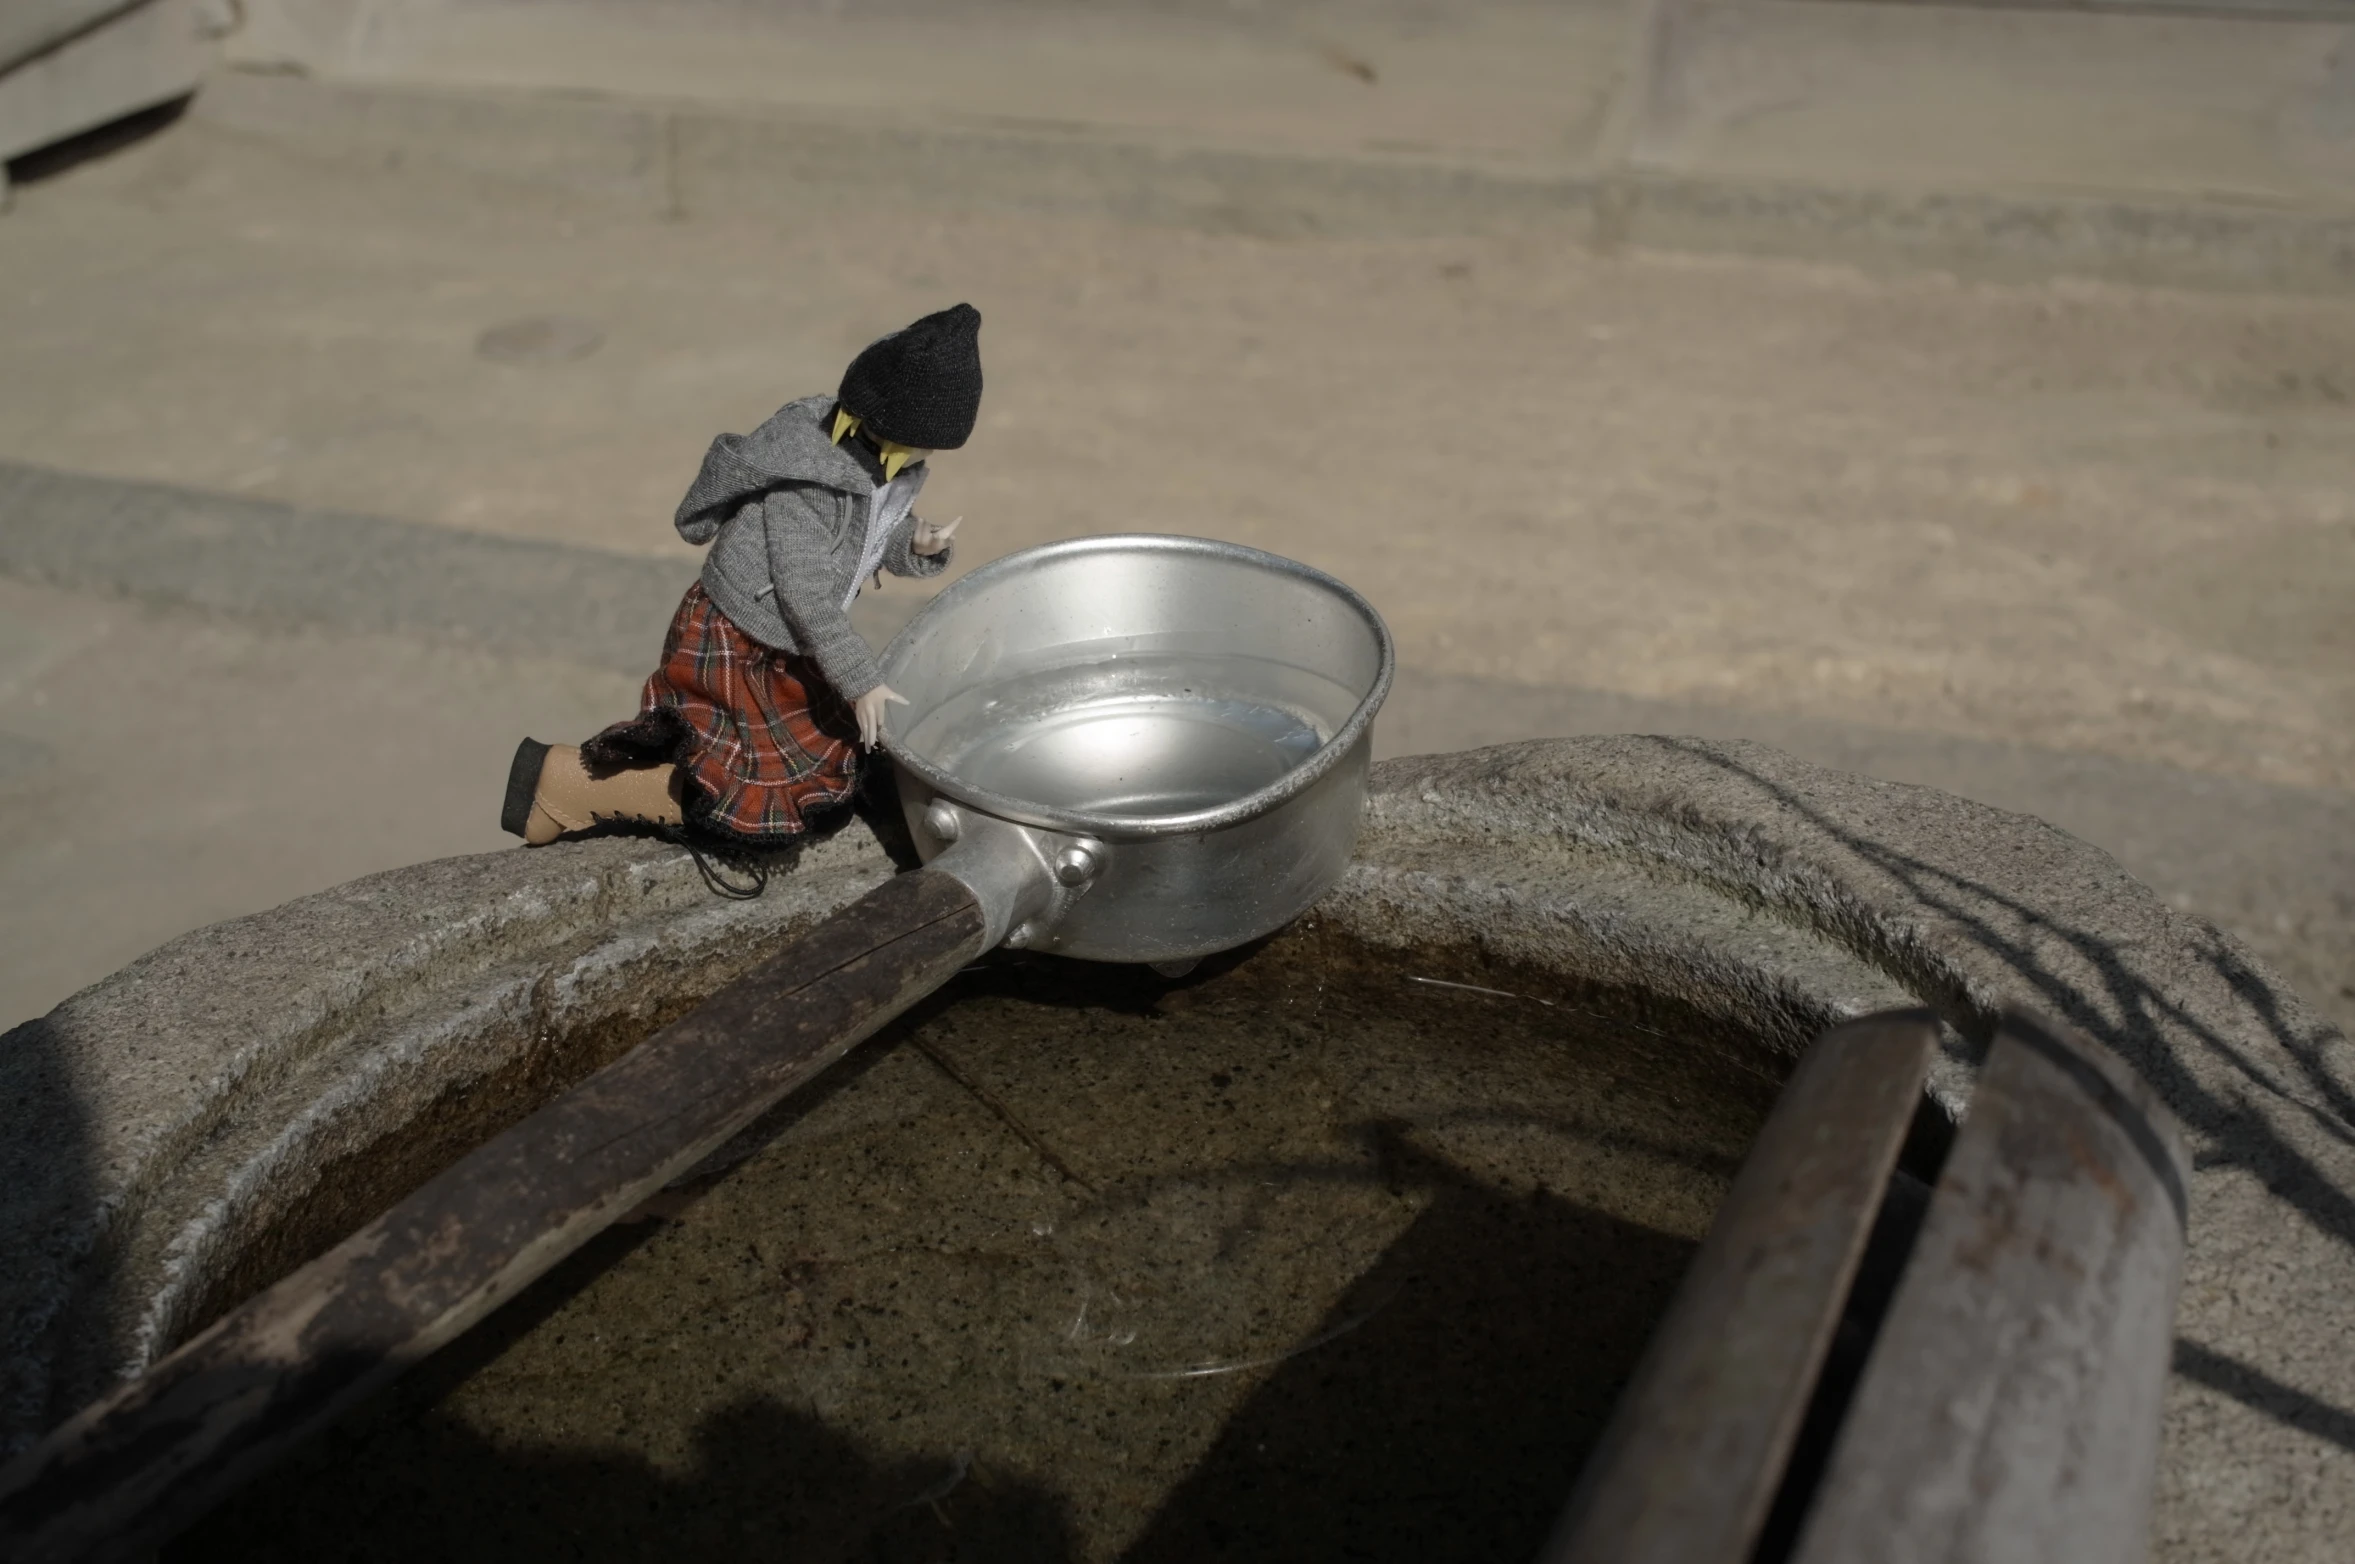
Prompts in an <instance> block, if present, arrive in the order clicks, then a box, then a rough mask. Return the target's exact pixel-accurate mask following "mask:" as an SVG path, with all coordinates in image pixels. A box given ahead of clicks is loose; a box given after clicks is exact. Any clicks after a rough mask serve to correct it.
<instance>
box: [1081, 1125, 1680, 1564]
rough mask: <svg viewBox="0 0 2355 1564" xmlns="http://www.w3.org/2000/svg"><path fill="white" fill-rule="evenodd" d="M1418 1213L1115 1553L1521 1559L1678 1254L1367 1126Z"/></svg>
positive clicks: (1160, 1560)
mask: <svg viewBox="0 0 2355 1564" xmlns="http://www.w3.org/2000/svg"><path fill="white" fill-rule="evenodd" d="M1372 1133H1373V1134H1374V1135H1375V1136H1376V1137H1377V1140H1378V1141H1379V1142H1380V1144H1381V1152H1382V1157H1381V1162H1382V1166H1383V1168H1384V1170H1385V1172H1386V1173H1387V1175H1388V1177H1389V1179H1390V1180H1391V1182H1392V1183H1393V1184H1394V1186H1396V1187H1401V1188H1403V1187H1407V1186H1410V1185H1419V1186H1422V1187H1424V1188H1426V1189H1430V1190H1434V1191H1436V1193H1437V1197H1438V1198H1437V1199H1436V1200H1435V1201H1434V1202H1433V1203H1432V1205H1431V1206H1430V1208H1429V1209H1428V1210H1426V1211H1425V1212H1424V1213H1423V1214H1422V1215H1421V1216H1420V1217H1419V1218H1418V1219H1417V1220H1416V1221H1415V1223H1414V1224H1413V1225H1412V1226H1411V1227H1409V1228H1408V1229H1407V1230H1406V1232H1404V1233H1403V1234H1401V1235H1400V1237H1399V1238H1398V1240H1397V1241H1396V1242H1395V1243H1393V1244H1392V1245H1391V1246H1390V1248H1389V1249H1388V1250H1387V1251H1386V1252H1385V1253H1384V1254H1383V1256H1382V1258H1381V1260H1380V1261H1379V1262H1378V1263H1377V1264H1376V1265H1375V1266H1374V1267H1373V1268H1372V1269H1371V1270H1370V1271H1369V1272H1368V1273H1367V1274H1366V1275H1365V1276H1364V1277H1362V1278H1361V1279H1360V1280H1359V1281H1358V1283H1357V1284H1356V1285H1355V1286H1354V1287H1352V1288H1351V1289H1350V1291H1349V1292H1348V1294H1347V1295H1345V1296H1344V1297H1343V1299H1342V1300H1341V1302H1340V1303H1339V1304H1338V1305H1337V1306H1336V1307H1335V1308H1334V1309H1333V1311H1332V1312H1331V1314H1330V1315H1328V1317H1327V1318H1326V1320H1325V1321H1324V1322H1323V1324H1322V1325H1321V1327H1320V1328H1319V1330H1318V1331H1316V1332H1315V1333H1312V1335H1311V1336H1310V1338H1309V1339H1310V1340H1311V1341H1316V1340H1318V1338H1319V1337H1330V1338H1331V1339H1329V1340H1326V1341H1324V1342H1323V1344H1322V1345H1319V1346H1316V1347H1314V1348H1312V1349H1310V1350H1308V1351H1306V1352H1302V1353H1300V1354H1299V1355H1298V1356H1296V1357H1294V1358H1292V1359H1290V1360H1289V1361H1287V1362H1286V1363H1285V1364H1283V1366H1282V1367H1280V1368H1279V1369H1277V1370H1276V1372H1275V1374H1274V1375H1273V1377H1272V1378H1270V1379H1269V1380H1268V1381H1267V1382H1266V1384H1264V1385H1263V1386H1261V1387H1260V1389H1259V1390H1258V1391H1257V1392H1256V1393H1255V1394H1254V1395H1252V1396H1251V1398H1250V1399H1249V1400H1248V1401H1246V1402H1245V1403H1244V1404H1243V1407H1242V1408H1241V1410H1240V1411H1239V1412H1238V1413H1237V1414H1236V1415H1235V1416H1234V1417H1233V1418H1231V1419H1230V1420H1229V1421H1228V1423H1227V1425H1226V1427H1225V1428H1224V1430H1223V1431H1222V1432H1221V1434H1220V1436H1219V1438H1218V1441H1217V1442H1216V1444H1214V1445H1213V1446H1212V1447H1211V1449H1210V1451H1209V1453H1208V1454H1207V1455H1206V1456H1205V1457H1204V1458H1203V1460H1202V1461H1201V1463H1200V1464H1199V1465H1198V1466H1197V1467H1196V1468H1195V1469H1194V1471H1193V1472H1192V1473H1191V1474H1190V1475H1188V1476H1187V1477H1186V1479H1185V1480H1184V1481H1183V1482H1182V1483H1181V1484H1180V1485H1179V1486H1178V1488H1177V1490H1176V1491H1175V1492H1174V1493H1173V1494H1172V1495H1171V1496H1170V1498H1169V1500H1168V1501H1167V1502H1166V1503H1165V1504H1164V1505H1163V1506H1162V1508H1161V1510H1160V1512H1159V1513H1158V1514H1157V1515H1155V1516H1154V1518H1153V1521H1152V1524H1151V1526H1150V1527H1149V1528H1148V1529H1147V1531H1146V1532H1145V1534H1144V1536H1143V1537H1142V1538H1141V1539H1140V1540H1139V1541H1138V1542H1137V1543H1136V1545H1135V1546H1134V1547H1132V1548H1130V1549H1129V1550H1128V1552H1127V1553H1126V1554H1125V1555H1124V1556H1123V1557H1124V1561H1125V1564H1192V1561H1197V1560H1203V1559H1264V1560H1268V1561H1271V1564H1273V1561H1277V1560H1283V1561H1290V1564H1313V1561H1317V1560H1344V1559H1347V1560H1398V1561H1400V1564H1405V1561H1409V1560H1413V1561H1416V1564H1442V1561H1447V1560H1457V1559H1461V1560H1467V1561H1468V1560H1475V1559H1478V1560H1489V1559H1511V1558H1528V1557H1531V1556H1533V1555H1534V1554H1535V1553H1536V1551H1537V1549H1538V1547H1539V1545H1540V1544H1541V1543H1542V1542H1543V1541H1544V1540H1545V1536H1546V1533H1547V1532H1548V1530H1549V1529H1550V1528H1551V1527H1552V1525H1553V1523H1554V1519H1555V1517H1556V1516H1557V1515H1558V1514H1559V1513H1560V1511H1561V1507H1562V1504H1563V1502H1564V1501H1565V1500H1566V1499H1567V1498H1568V1496H1569V1493H1570V1488H1571V1485H1572V1483H1573V1482H1574V1480H1575V1479H1576V1477H1577V1474H1578V1468H1579V1466H1580V1465H1581V1463H1583V1462H1584V1460H1585V1459H1586V1456H1587V1453H1588V1451H1589V1450H1591V1449H1592V1448H1593V1446H1594V1443H1595V1441H1596V1439H1597V1438H1599V1437H1600V1436H1601V1433H1602V1430H1603V1424H1604V1420H1605V1419H1606V1418H1607V1417H1608V1416H1609V1414H1610V1410H1611V1405H1612V1403H1613V1402H1614V1401H1615V1400H1616V1399H1617V1397H1618V1394H1619V1392H1620V1390H1621V1388H1622V1387H1623V1386H1624V1384H1625V1383H1626V1380H1627V1377H1628V1375H1629V1374H1630V1373H1632V1372H1633V1369H1634V1365H1635V1361H1636V1359H1637V1357H1638V1356H1639V1355H1640V1354H1641V1352H1642V1350H1643V1345H1644V1342H1645V1341H1646V1340H1647V1339H1648V1338H1649V1336H1650V1335H1651V1331H1652V1327H1653V1325H1654V1324H1655V1323H1657V1321H1658V1320H1659V1318H1660V1316H1661V1315H1662V1314H1663V1313H1664V1312H1665V1311H1666V1309H1667V1306H1668V1301H1669V1298H1670V1296H1671V1295H1672V1294H1673V1293H1674V1292H1675V1290H1676V1284H1677V1282H1678V1281H1679V1280H1680V1279H1681V1278H1682V1276H1683V1275H1684V1271H1685V1267H1686V1265H1687V1264H1688V1263H1689V1262H1690V1260H1691V1258H1692V1254H1693V1250H1694V1245H1693V1244H1692V1243H1691V1242H1690V1241H1688V1240H1685V1239H1681V1238H1676V1237H1672V1236H1670V1235H1668V1234H1665V1233H1659V1232H1655V1231H1652V1230H1651V1229H1648V1228H1644V1227H1640V1226H1637V1225H1634V1224H1631V1223H1628V1222H1624V1221H1620V1220H1618V1219H1616V1218H1613V1217H1610V1216H1607V1215H1604V1214H1603V1213H1601V1212H1597V1211H1593V1210H1590V1209H1588V1208H1586V1207H1583V1206H1579V1205H1575V1204H1572V1203H1571V1202H1569V1201H1566V1200H1563V1199H1560V1198H1558V1197H1556V1196H1554V1195H1551V1194H1548V1193H1546V1192H1545V1191H1543V1190H1542V1189H1541V1190H1538V1191H1536V1192H1535V1193H1533V1194H1531V1193H1522V1194H1512V1193H1507V1192H1504V1191H1500V1190H1497V1189H1495V1188H1492V1187H1490V1186H1489V1185H1487V1184H1485V1183H1483V1182H1480V1181H1478V1180H1475V1179H1472V1178H1468V1177H1466V1176H1465V1175H1464V1174H1463V1173H1462V1172H1461V1171H1460V1170H1458V1169H1457V1168H1455V1167H1453V1166H1451V1165H1450V1164H1448V1163H1447V1162H1445V1161H1443V1160H1440V1159H1438V1158H1435V1157H1432V1156H1429V1155H1428V1154H1426V1153H1423V1152H1421V1151H1418V1150H1417V1149H1416V1148H1414V1147H1413V1146H1412V1145H1410V1144H1408V1143H1406V1142H1405V1141H1403V1140H1402V1139H1401V1138H1400V1137H1399V1136H1398V1135H1397V1134H1396V1133H1395V1132H1394V1131H1393V1130H1392V1129H1391V1128H1389V1127H1387V1126H1374V1127H1373V1130H1372Z"/></svg>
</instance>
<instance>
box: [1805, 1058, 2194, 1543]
mask: <svg viewBox="0 0 2355 1564" xmlns="http://www.w3.org/2000/svg"><path fill="white" fill-rule="evenodd" d="M2189 1175H2190V1164H2189V1163H2188V1161H2187V1160H2186V1158H2185V1156H2184V1149H2183V1140H2182V1136H2181V1133H2180V1131H2179V1130H2178V1129H2177V1128H2176V1126H2175V1123H2174V1120H2173V1119H2172V1117H2171V1116H2170V1115H2169V1114H2168V1113H2167V1111H2166V1109H2165V1108H2164V1107H2162V1106H2161V1105H2160V1104H2159V1102H2158V1100H2157V1098H2156V1097H2155V1096H2154V1094H2153V1093H2152V1092H2151V1090H2150V1088H2149V1087H2148V1086H2147V1085H2145V1084H2144V1083H2143V1082H2142V1081H2141V1080H2140V1079H2139V1078H2138V1077H2137V1076H2136V1075H2135V1074H2134V1073H2133V1071H2131V1070H2129V1069H2128V1068H2127V1067H2126V1066H2125V1065H2124V1064H2123V1063H2122V1062H2120V1061H2119V1060H2118V1059H2117V1058H2116V1057H2115V1056H2114V1055H2112V1054H2111V1053H2110V1052H2109V1051H2108V1050H2107V1049H2104V1048H2102V1047H2101V1046H2100V1045H2099V1044H2097V1043H2095V1042H2093V1041H2092V1040H2091V1039H2089V1038H2086V1037H2084V1036H2082V1035H2079V1034H2077V1033H2075V1032H2072V1031H2069V1030H2068V1029H2066V1028H2063V1027H2060V1026H2056V1025H2053V1024H2051V1023H2049V1022H2046V1021H2042V1020H2039V1019H2038V1018H2036V1017H2034V1016H2031V1015H2028V1014H2026V1013H2024V1012H2019V1011H2013V1012H2009V1013H2007V1014H2006V1015H2005V1017H2004V1021H2003V1025H2002V1027H2001V1029H2000V1030H1999V1031H1998V1033H1997V1035H1996V1039H1995V1043H1994V1046H1993V1048H1992V1049H1991V1051H1990V1052H1989V1054H1988V1057H1987V1064H1986V1068H1985V1070H1984V1071H1983V1072H1982V1074H1981V1076H1980V1081H1979V1087H1978V1090H1977V1092H1976V1093H1975V1094H1974V1095H1973V1097H1972V1099H1971V1114H1970V1119H1969V1121H1968V1122H1967V1123H1966V1124H1965V1125H1964V1127H1963V1131H1962V1133H1961V1135H1960V1136H1958V1137H1957V1139H1956V1141H1955V1145H1954V1149H1953V1151H1952V1152H1951V1153H1949V1155H1948V1157H1947V1161H1946V1166H1945V1169H1944V1171H1943V1172H1942V1173H1941V1175H1940V1177H1939V1180H1938V1188H1937V1191H1936V1193H1935V1194H1934V1195H1933V1197H1932V1199H1931V1202H1930V1209H1929V1214H1928V1216H1927V1217H1926V1218H1925V1219H1924V1222H1923V1225H1922V1230H1921V1233H1920V1235H1919V1237H1918V1238H1917V1239H1916V1240H1915V1244H1914V1249H1913V1254H1912V1257H1911V1259H1910V1262H1909V1263H1908V1265H1907V1267H1906V1270H1905V1274H1904V1278H1903V1280H1902V1281H1901V1282H1900V1283H1899V1284H1898V1289H1897V1293H1896V1296H1895V1297H1894V1298H1893V1299H1892V1300H1891V1302H1890V1306H1889V1312H1888V1315H1887V1317H1886V1318H1885V1319H1884V1320H1883V1321H1882V1323H1881V1327H1880V1331H1879V1334H1878V1336H1877V1337H1876V1338H1875V1341H1874V1344H1873V1349H1872V1357H1871V1359H1870V1361H1869V1363H1868V1364H1867V1366H1866V1369H1865V1373H1864V1378H1863V1380H1862V1381H1861V1382H1860V1383H1859V1384H1858V1386H1857V1389H1856V1392H1855V1395H1854V1397H1853V1399H1852V1400H1851V1401H1850V1403H1849V1406H1848V1411H1847V1416H1846V1418H1845V1420H1844V1421H1843V1422H1842V1424H1841V1427H1840V1433H1839V1435H1838V1438H1837V1440H1836V1442H1835V1444H1834V1445H1833V1448H1832V1455H1831V1461H1830V1465H1829V1466H1828V1468H1827V1470H1826V1472H1825V1475H1824V1479H1823V1481H1822V1483H1821V1484H1820V1485H1819V1487H1818V1489H1817V1492H1816V1496H1815V1498H1814V1501H1813V1503H1812V1506H1811V1508H1810V1511H1809V1514H1808V1517H1807V1520H1806V1523H1805V1526H1804V1529H1803V1530H1802V1531H1801V1533H1800V1536H1799V1543H1798V1547H1797V1549H1796V1551H1795V1552H1794V1554H1793V1555H1792V1557H1793V1558H1794V1560H1796V1561H1797V1564H1865V1561H1867V1560H1870V1561H1873V1564H1914V1561H1921V1564H1928V1561H1930V1560H1937V1561H1940V1564H2128V1561H2131V1560H2137V1559H2141V1558H2143V1557H2144V1556H2145V1555H2146V1553H2147V1551H2148V1548H2149V1531H2150V1511H2151V1500H2152V1493H2153V1487H2154V1484H2155V1483H2156V1481H2157V1475H2158V1456H2159V1410H2160V1398H2161V1396H2162V1394H2163V1393H2164V1390H2165V1387H2166V1381H2167V1371H2168V1363H2169V1344H2170V1337H2171V1336H2172V1333H2173V1329H2174V1319H2175V1298H2176V1293H2177V1291H2178V1290H2179V1288H2180V1286H2181V1284H2182V1274H2183V1243H2184V1224H2185V1217H2186V1205H2185V1194H2184V1190H2185V1185H2186V1183H2187V1182H2188V1179H2189Z"/></svg>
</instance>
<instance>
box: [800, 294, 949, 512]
mask: <svg viewBox="0 0 2355 1564" xmlns="http://www.w3.org/2000/svg"><path fill="white" fill-rule="evenodd" d="M980 412H981V311H979V310H977V309H975V308H974V307H973V306H972V305H970V304H958V305H953V306H951V307H950V308H948V309H945V310H942V311H940V312H939V313H938V314H934V315H927V316H925V317H924V318H923V319H922V320H919V321H916V322H915V323H914V324H912V325H909V326H905V327H902V328H901V329H900V330H898V331H895V332H893V333H892V334H891V335H890V336H888V337H882V338H878V339H877V340H876V341H873V342H870V343H868V344H867V346H866V347H865V348H864V349H863V350H861V352H860V353H859V356H858V357H857V358H854V359H852V360H851V361H850V368H848V369H846V370H844V371H843V372H842V389H840V390H839V391H837V392H835V394H834V421H833V427H832V429H831V431H830V433H831V436H832V438H833V439H834V441H835V443H836V444H840V443H841V441H842V439H843V437H844V436H845V435H849V434H852V433H854V432H855V433H861V434H864V435H865V436H866V437H867V438H868V439H870V440H872V441H874V442H875V449H876V450H877V451H879V452H881V453H882V456H883V472H884V477H885V478H886V479H890V478H895V477H897V476H899V471H900V469H901V468H902V467H905V466H906V465H908V463H910V462H913V461H921V460H923V458H924V457H925V456H926V455H928V454H930V453H931V452H933V451H953V450H955V449H956V448H957V447H958V446H960V445H963V444H964V443H965V441H966V440H967V438H969V437H970V436H971V435H972V433H973V420H974V419H975V418H976V417H977V416H979V414H980Z"/></svg>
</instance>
